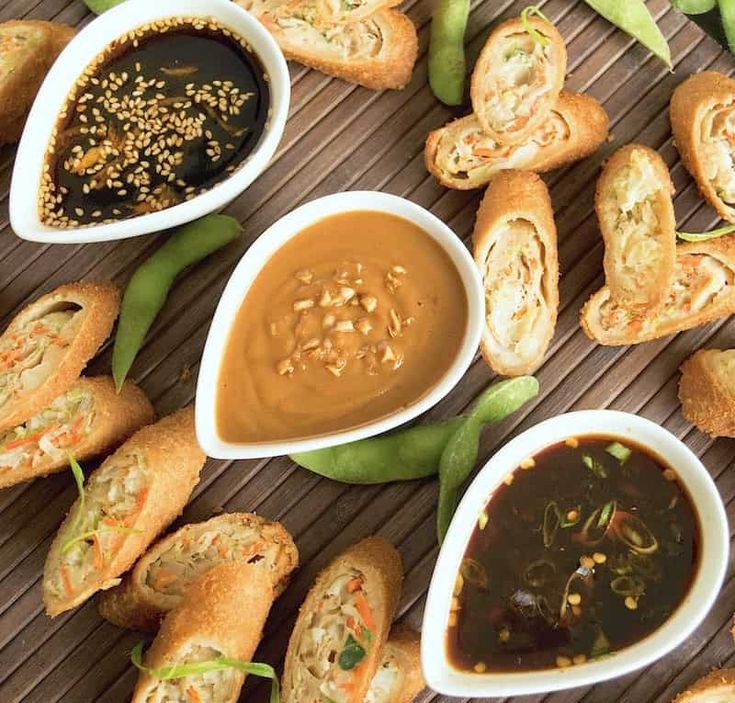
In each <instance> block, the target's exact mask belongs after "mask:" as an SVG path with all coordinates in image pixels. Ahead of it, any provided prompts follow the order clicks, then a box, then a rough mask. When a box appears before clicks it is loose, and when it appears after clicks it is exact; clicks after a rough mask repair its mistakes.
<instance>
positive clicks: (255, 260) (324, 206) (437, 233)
mask: <svg viewBox="0 0 735 703" xmlns="http://www.w3.org/2000/svg"><path fill="white" fill-rule="evenodd" d="M355 210H373V211H379V212H388V213H391V214H393V215H398V216H399V217H403V218H405V219H407V220H410V221H411V222H413V223H414V224H416V225H418V226H419V227H421V228H422V229H423V230H425V231H426V232H427V233H428V234H429V236H431V237H432V238H433V239H434V240H435V241H437V242H438V243H439V244H440V245H441V246H442V247H443V248H444V250H445V251H446V252H447V254H448V255H449V258H450V259H451V260H452V262H453V263H454V265H455V266H456V267H457V271H458V272H459V275H460V277H461V279H462V283H463V284H464V287H465V292H466V294H467V304H468V311H467V312H468V314H467V329H466V331H465V336H464V340H463V341H462V346H461V348H460V350H459V353H458V354H457V357H456V359H455V360H454V362H453V363H452V365H451V367H450V368H449V369H448V370H447V372H446V374H445V375H444V376H443V377H442V379H441V380H440V381H439V382H438V383H437V384H436V385H435V386H434V387H432V388H427V389H426V393H425V394H424V395H423V396H421V397H420V398H419V399H417V400H416V401H415V402H413V403H411V404H410V405H407V406H405V407H403V408H401V409H400V410H397V411H396V412H394V413H392V414H391V415H388V416H385V417H381V418H380V419H378V420H375V421H374V422H370V423H367V424H363V425H360V426H358V427H354V428H351V429H346V430H344V431H340V432H335V433H333V434H327V435H319V436H316V437H309V438H305V439H299V440H293V441H279V442H262V443H233V442H225V441H223V440H222V439H221V438H220V436H219V434H218V433H217V427H216V412H215V411H216V407H215V406H216V398H217V381H218V376H219V369H220V364H221V362H222V356H223V352H224V349H225V345H226V344H227V340H228V337H229V334H230V328H231V326H232V324H233V322H234V319H235V316H236V315H237V312H238V310H239V309H240V305H241V304H242V301H243V300H244V298H245V296H246V295H247V293H248V290H249V289H250V286H251V285H252V283H253V281H254V280H255V278H256V277H257V275H258V274H259V273H260V271H261V269H262V268H263V266H264V265H265V264H266V262H267V261H268V260H269V259H270V258H271V257H272V256H273V254H275V252H276V251H278V249H280V248H281V247H282V246H283V245H284V244H285V243H286V242H287V241H289V240H290V239H291V238H293V237H294V236H295V235H297V234H299V233H300V232H301V231H303V230H304V229H305V228H306V227H308V226H310V225H312V224H314V223H315V222H318V221H319V220H321V219H323V218H325V217H329V216H330V215H335V214H337V213H342V212H350V211H355ZM484 310H485V308H484V295H483V291H482V281H481V279H480V275H479V273H478V272H477V269H476V267H475V264H474V261H473V260H472V257H471V256H470V254H469V252H468V251H467V249H466V247H465V246H464V244H463V243H462V241H461V240H460V239H459V237H458V236H457V235H456V234H455V233H454V232H453V231H452V230H451V229H449V227H447V225H445V224H444V223H443V222H442V221H441V220H439V219H438V218H437V217H435V216H434V215H432V214H431V213H430V212H429V211H428V210H425V209H424V208H422V207H421V206H419V205H416V204H415V203H412V202H410V201H409V200H405V199H404V198H399V197H398V196H395V195H388V194H386V193H378V192H368V191H348V192H345V193H336V194H334V195H328V196H326V197H324V198H319V199H317V200H313V201H312V202H309V203H306V204H305V205H301V206H300V207H298V208H296V209H295V210H293V211H292V212H290V213H288V214H287V215H285V216H284V217H282V218H281V219H280V220H278V221H277V222H276V223H275V224H273V225H271V227H269V228H268V229H267V230H266V231H265V232H264V233H263V234H262V235H261V236H260V237H259V238H258V240H257V241H256V242H255V243H254V244H253V245H252V246H251V247H250V249H248V251H247V252H246V253H245V255H244V256H243V258H242V259H241V260H240V263H239V264H238V265H237V268H236V269H235V271H234V272H233V274H232V276H231V277H230V280H229V282H228V283H227V287H226V288H225V290H224V292H223V293H222V297H221V298H220V301H219V305H218V306H217V311H216V312H215V314H214V319H213V320H212V326H211V327H210V329H209V335H208V336H207V342H206V345H205V347H204V354H203V356H202V363H201V368H200V370H199V382H198V385H197V397H196V431H197V438H198V439H199V443H200V444H201V446H202V449H204V451H205V452H206V453H207V454H208V455H209V456H212V457H216V458H218V459H249V458H255V457H267V456H278V455H281V454H291V453H293V452H302V451H309V450H312V449H321V448H323V447H328V446H333V445H336V444H343V443H345V442H351V441H353V440H357V439H363V438H365V437H370V436H372V435H376V434H379V433H381V432H386V431H387V430H390V429H393V428H395V427H397V426H398V425H401V424H403V423H404V422H408V421H409V420H411V419H413V418H415V417H416V416H417V415H420V414H421V413H422V412H424V411H426V410H428V409H429V408H431V407H432V406H433V405H436V403H438V402H439V401H440V400H441V399H442V398H443V397H444V396H445V395H447V393H449V391H450V390H452V388H454V386H455V385H456V384H457V382H458V381H459V380H460V379H461V378H462V376H463V374H464V372H465V371H466V370H467V368H468V367H469V365H470V364H471V363H472V360H473V358H474V356H475V353H476V352H477V346H478V344H479V342H480V335H481V333H482V327H483V324H484Z"/></svg>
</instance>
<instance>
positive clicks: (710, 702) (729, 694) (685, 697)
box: [672, 669, 735, 703]
mask: <svg viewBox="0 0 735 703" xmlns="http://www.w3.org/2000/svg"><path fill="white" fill-rule="evenodd" d="M731 700H735V669H714V670H713V671H710V673H709V674H707V675H706V676H703V677H702V678H701V679H699V681H695V682H694V684H693V685H692V687H691V688H688V689H687V690H686V691H683V692H682V693H680V694H679V695H678V696H677V697H676V698H674V700H673V701H672V703H723V702H724V701H731Z"/></svg>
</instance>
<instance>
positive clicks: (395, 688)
mask: <svg viewBox="0 0 735 703" xmlns="http://www.w3.org/2000/svg"><path fill="white" fill-rule="evenodd" d="M401 679H402V676H401V668H400V666H399V664H398V660H397V659H396V657H395V656H394V655H393V654H389V653H388V654H384V655H383V660H382V661H381V662H380V666H379V667H378V670H377V671H376V672H375V676H373V680H372V681H371V682H370V688H369V689H368V692H367V694H366V695H365V703H391V701H392V700H393V699H394V698H395V696H396V695H397V694H398V693H399V692H400V688H401V683H402V680H401Z"/></svg>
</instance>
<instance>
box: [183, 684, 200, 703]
mask: <svg viewBox="0 0 735 703" xmlns="http://www.w3.org/2000/svg"><path fill="white" fill-rule="evenodd" d="M186 695H187V696H189V698H190V699H191V701H192V703H202V699H201V698H200V697H199V694H198V693H197V692H196V689H195V688H194V686H189V688H187V689H186Z"/></svg>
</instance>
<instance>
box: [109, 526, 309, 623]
mask: <svg viewBox="0 0 735 703" xmlns="http://www.w3.org/2000/svg"><path fill="white" fill-rule="evenodd" d="M225 526H230V527H232V528H237V527H240V528H241V529H255V530H257V531H258V533H259V534H260V541H262V542H264V544H265V546H264V547H263V548H262V549H261V550H260V552H257V553H254V554H252V555H249V556H248V557H247V558H248V559H252V558H254V557H260V558H259V561H257V562H254V563H256V564H258V566H259V568H263V569H265V570H266V571H267V572H268V574H269V575H270V577H271V581H272V585H273V589H274V593H275V594H276V595H279V594H280V593H282V592H283V590H284V589H285V588H286V585H287V584H288V577H289V575H290V574H291V572H292V571H293V570H294V569H295V568H296V567H297V566H298V562H299V553H298V550H297V549H296V545H295V544H294V542H293V538H292V537H291V535H290V534H289V533H288V532H287V530H286V528H285V527H283V525H281V523H279V522H271V521H269V520H266V519H265V518H262V517H260V516H259V515H255V514H253V513H228V514H224V515H218V516H217V517H213V518H211V519H210V520H207V521H205V522H200V523H195V524H191V525H184V527H182V528H181V529H179V530H177V531H176V532H173V533H172V534H170V535H167V536H166V537H164V538H163V539H162V540H160V541H159V542H158V543H157V544H155V545H154V546H153V547H151V548H150V549H149V550H148V551H147V552H146V553H145V554H144V555H143V557H141V558H140V559H139V560H138V563H137V564H136V565H135V568H133V570H132V571H130V572H128V574H127V575H126V576H125V577H124V579H123V582H122V584H120V585H119V586H117V587H115V588H112V589H110V590H109V591H105V592H104V593H103V594H102V596H101V598H100V614H101V615H102V617H104V618H106V619H107V620H109V621H110V622H111V623H113V624H115V625H118V626H119V627H126V628H129V629H131V630H142V631H155V630H157V629H158V626H159V623H160V621H161V618H163V616H164V615H165V614H166V612H168V611H170V610H171V609H172V608H174V607H176V605H178V603H179V602H180V598H179V597H177V596H175V595H169V594H165V593H161V592H160V591H156V590H154V589H153V588H152V587H151V586H149V585H148V573H149V568H150V566H151V564H152V563H153V562H155V561H156V560H157V559H158V558H159V557H160V556H161V555H162V554H163V553H164V552H166V551H168V550H169V549H171V547H172V546H173V545H175V544H177V543H181V542H182V541H184V540H186V541H188V542H193V541H194V540H195V539H196V536H197V534H201V533H203V532H210V531H212V530H218V529H221V528H223V527H225ZM268 547H271V548H274V549H276V550H277V554H276V559H275V560H273V559H270V558H263V553H264V551H267V549H268ZM243 561H245V557H243Z"/></svg>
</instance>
